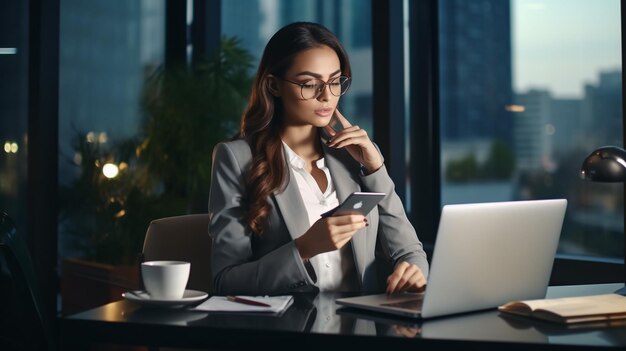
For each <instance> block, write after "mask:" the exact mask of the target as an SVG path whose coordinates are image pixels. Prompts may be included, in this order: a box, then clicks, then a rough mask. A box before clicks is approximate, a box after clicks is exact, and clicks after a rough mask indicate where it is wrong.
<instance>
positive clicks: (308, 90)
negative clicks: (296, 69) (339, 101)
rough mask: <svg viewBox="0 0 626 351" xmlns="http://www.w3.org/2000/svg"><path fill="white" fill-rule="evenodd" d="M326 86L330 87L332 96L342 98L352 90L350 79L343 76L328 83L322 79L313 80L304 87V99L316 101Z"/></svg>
mask: <svg viewBox="0 0 626 351" xmlns="http://www.w3.org/2000/svg"><path fill="white" fill-rule="evenodd" d="M326 85H328V88H329V89H330V93H331V94H333V95H335V96H341V95H343V94H345V93H346V91H348V88H350V78H348V77H344V76H341V77H337V78H333V79H331V80H329V81H328V83H326V82H324V81H323V80H321V79H311V80H310V81H308V82H306V83H305V84H303V85H302V97H303V98H305V99H315V98H317V97H318V96H320V94H321V93H322V92H323V91H324V88H325V87H326Z"/></svg>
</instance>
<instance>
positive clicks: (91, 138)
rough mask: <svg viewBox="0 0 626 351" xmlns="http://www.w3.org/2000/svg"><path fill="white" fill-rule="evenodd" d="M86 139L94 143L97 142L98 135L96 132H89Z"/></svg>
mask: <svg viewBox="0 0 626 351" xmlns="http://www.w3.org/2000/svg"><path fill="white" fill-rule="evenodd" d="M85 139H86V140H87V142H88V143H90V144H91V143H93V142H94V141H96V134H95V133H94V132H89V133H87V135H86V136H85Z"/></svg>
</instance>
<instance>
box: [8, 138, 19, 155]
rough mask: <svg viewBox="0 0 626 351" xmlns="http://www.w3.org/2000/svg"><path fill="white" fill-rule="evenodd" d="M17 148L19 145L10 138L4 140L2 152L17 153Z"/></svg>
mask: <svg viewBox="0 0 626 351" xmlns="http://www.w3.org/2000/svg"><path fill="white" fill-rule="evenodd" d="M17 150H19V145H17V143H16V142H14V141H10V140H7V141H5V142H4V152H6V153H7V154H17Z"/></svg>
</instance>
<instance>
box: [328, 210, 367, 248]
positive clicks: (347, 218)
mask: <svg viewBox="0 0 626 351" xmlns="http://www.w3.org/2000/svg"><path fill="white" fill-rule="evenodd" d="M327 225H328V233H329V238H330V241H331V242H332V244H333V246H334V249H340V248H341V247H343V246H344V245H345V244H346V243H347V242H348V241H350V239H352V236H353V235H354V234H355V233H356V232H357V231H359V230H360V229H363V228H365V227H366V226H367V225H368V224H367V219H366V218H365V217H364V216H363V215H344V216H333V217H328V218H327Z"/></svg>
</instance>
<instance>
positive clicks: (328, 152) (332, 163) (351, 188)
mask: <svg viewBox="0 0 626 351" xmlns="http://www.w3.org/2000/svg"><path fill="white" fill-rule="evenodd" d="M322 145H323V148H324V157H325V161H326V166H327V167H328V170H329V171H330V174H331V175H332V177H333V183H334V184H335V190H337V199H338V200H339V203H342V202H343V201H345V200H346V198H347V197H348V196H349V195H350V194H352V193H353V192H355V191H360V190H361V186H360V185H359V184H358V183H357V182H355V181H354V178H353V177H354V174H350V171H348V169H347V168H346V166H344V164H343V163H342V162H341V160H340V159H339V157H340V156H339V155H338V150H335V149H332V148H330V147H328V146H326V144H325V143H322Z"/></svg>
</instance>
